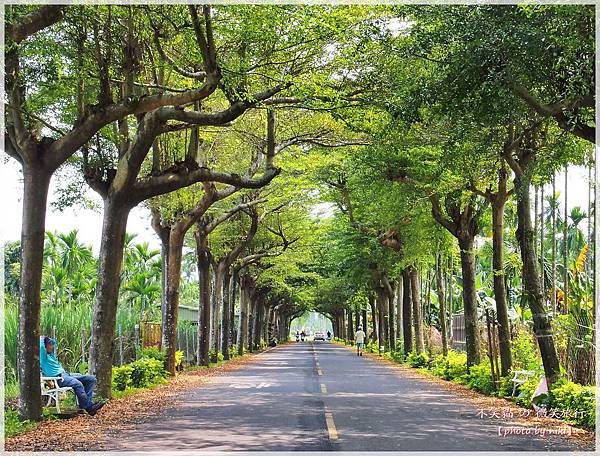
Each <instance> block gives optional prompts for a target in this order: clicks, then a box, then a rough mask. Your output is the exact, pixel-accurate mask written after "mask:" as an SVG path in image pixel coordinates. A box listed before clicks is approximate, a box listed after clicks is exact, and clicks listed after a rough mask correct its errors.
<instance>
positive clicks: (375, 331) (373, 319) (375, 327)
mask: <svg viewBox="0 0 600 456" xmlns="http://www.w3.org/2000/svg"><path fill="white" fill-rule="evenodd" d="M369 307H371V322H372V326H373V331H372V332H371V340H375V339H376V338H377V336H378V334H379V326H378V324H377V309H376V307H375V298H374V297H373V295H369Z"/></svg>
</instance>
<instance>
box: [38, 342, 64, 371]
mask: <svg viewBox="0 0 600 456" xmlns="http://www.w3.org/2000/svg"><path fill="white" fill-rule="evenodd" d="M52 342H53V345H52V353H47V352H46V345H45V344H44V339H43V338H41V339H40V369H42V374H44V377H60V375H61V374H62V373H64V372H65V370H64V369H63V367H62V366H61V364H60V362H59V361H58V359H57V358H56V340H54V339H52Z"/></svg>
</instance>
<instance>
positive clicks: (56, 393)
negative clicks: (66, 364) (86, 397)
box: [40, 375, 79, 413]
mask: <svg viewBox="0 0 600 456" xmlns="http://www.w3.org/2000/svg"><path fill="white" fill-rule="evenodd" d="M40 379H41V384H42V397H47V398H48V402H47V403H46V407H50V405H51V404H52V401H54V404H55V405H56V412H57V413H60V398H61V396H64V395H65V394H67V393H68V392H69V391H73V388H71V387H70V386H62V387H61V386H58V381H59V380H60V379H61V378H60V377H44V376H43V375H42V376H41V377H40ZM75 400H76V401H77V395H76V396H75ZM77 404H78V405H79V402H77Z"/></svg>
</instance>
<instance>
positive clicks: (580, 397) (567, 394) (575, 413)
mask: <svg viewBox="0 0 600 456" xmlns="http://www.w3.org/2000/svg"><path fill="white" fill-rule="evenodd" d="M595 394H596V392H595V387H593V386H582V385H579V384H577V383H574V382H571V381H569V380H567V379H564V378H563V379H560V380H558V381H557V382H556V383H555V384H554V385H553V387H552V390H551V392H550V400H549V408H556V409H559V410H561V411H562V412H563V413H564V412H567V411H569V412H570V413H568V414H567V415H568V416H565V418H564V419H565V421H567V422H569V423H573V424H578V425H582V426H587V427H590V428H593V427H595V426H596V398H595Z"/></svg>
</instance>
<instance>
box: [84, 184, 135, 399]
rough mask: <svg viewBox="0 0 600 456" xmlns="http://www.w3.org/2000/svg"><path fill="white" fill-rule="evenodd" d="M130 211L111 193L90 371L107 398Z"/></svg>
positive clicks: (106, 210)
mask: <svg viewBox="0 0 600 456" xmlns="http://www.w3.org/2000/svg"><path fill="white" fill-rule="evenodd" d="M129 210H130V208H129V206H127V205H126V204H125V203H124V202H123V201H121V200H120V199H118V198H116V197H111V196H109V197H108V198H107V199H106V200H105V201H104V219H103V222H102V240H101V244H100V256H99V259H98V275H97V282H96V302H95V303H94V315H93V323H92V343H91V346H90V366H89V370H90V373H91V374H92V375H95V376H96V379H97V381H98V384H97V390H96V391H97V394H98V396H101V397H105V398H110V396H111V383H112V365H113V342H114V341H113V339H114V334H115V323H116V317H117V305H118V302H119V283H120V274H121V266H122V264H123V250H124V246H125V233H126V229H127V217H128V215H129Z"/></svg>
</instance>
